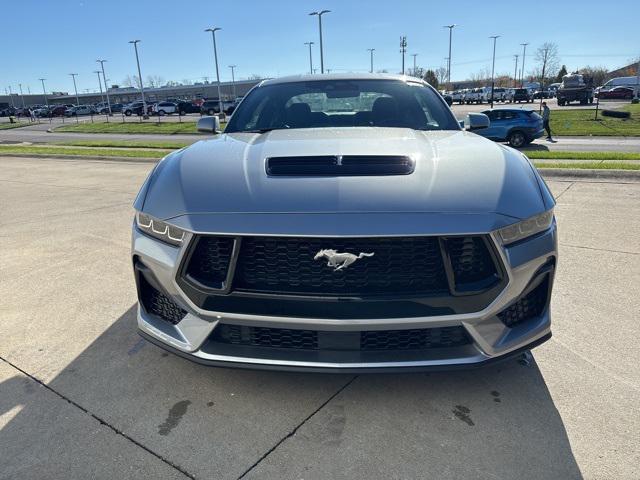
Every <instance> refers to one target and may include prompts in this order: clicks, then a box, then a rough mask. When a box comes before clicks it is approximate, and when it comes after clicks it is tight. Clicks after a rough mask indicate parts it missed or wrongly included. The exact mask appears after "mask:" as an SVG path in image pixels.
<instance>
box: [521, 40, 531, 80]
mask: <svg viewBox="0 0 640 480" xmlns="http://www.w3.org/2000/svg"><path fill="white" fill-rule="evenodd" d="M520 45H522V74H521V75H520V88H522V87H524V58H525V56H526V55H527V45H529V44H528V43H521V44H520Z"/></svg>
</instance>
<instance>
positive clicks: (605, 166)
mask: <svg viewBox="0 0 640 480" xmlns="http://www.w3.org/2000/svg"><path fill="white" fill-rule="evenodd" d="M533 164H534V165H535V166H536V168H538V169H540V170H544V169H545V168H562V169H579V170H640V163H629V162H613V161H606V160H605V161H602V162H544V163H541V162H533Z"/></svg>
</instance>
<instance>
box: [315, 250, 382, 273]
mask: <svg viewBox="0 0 640 480" xmlns="http://www.w3.org/2000/svg"><path fill="white" fill-rule="evenodd" d="M373 255H374V253H362V252H361V253H359V254H358V255H354V254H353V253H346V252H345V253H339V252H337V251H336V250H333V249H330V248H327V249H322V250H320V251H319V252H318V253H316V256H315V257H313V259H314V260H319V259H321V258H322V257H324V258H326V259H327V267H333V270H334V271H335V272H337V271H338V270H342V269H343V268H347V267H348V266H349V265H351V264H352V263H353V262H355V261H356V260H360V259H361V258H364V257H373Z"/></svg>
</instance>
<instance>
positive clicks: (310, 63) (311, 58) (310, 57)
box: [304, 42, 315, 75]
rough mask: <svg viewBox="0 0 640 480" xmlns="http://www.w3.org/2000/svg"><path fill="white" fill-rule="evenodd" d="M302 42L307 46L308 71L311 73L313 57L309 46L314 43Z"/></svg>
mask: <svg viewBox="0 0 640 480" xmlns="http://www.w3.org/2000/svg"><path fill="white" fill-rule="evenodd" d="M304 44H305V45H308V46H309V73H310V74H311V75H313V57H312V53H311V46H312V45H315V44H314V43H313V42H304Z"/></svg>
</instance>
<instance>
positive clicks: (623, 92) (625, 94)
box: [597, 87, 633, 100]
mask: <svg viewBox="0 0 640 480" xmlns="http://www.w3.org/2000/svg"><path fill="white" fill-rule="evenodd" d="M597 96H598V98H600V99H604V98H618V99H627V100H631V99H632V98H633V88H629V87H613V88H612V89H611V90H601V91H600V92H598V95H597Z"/></svg>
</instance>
